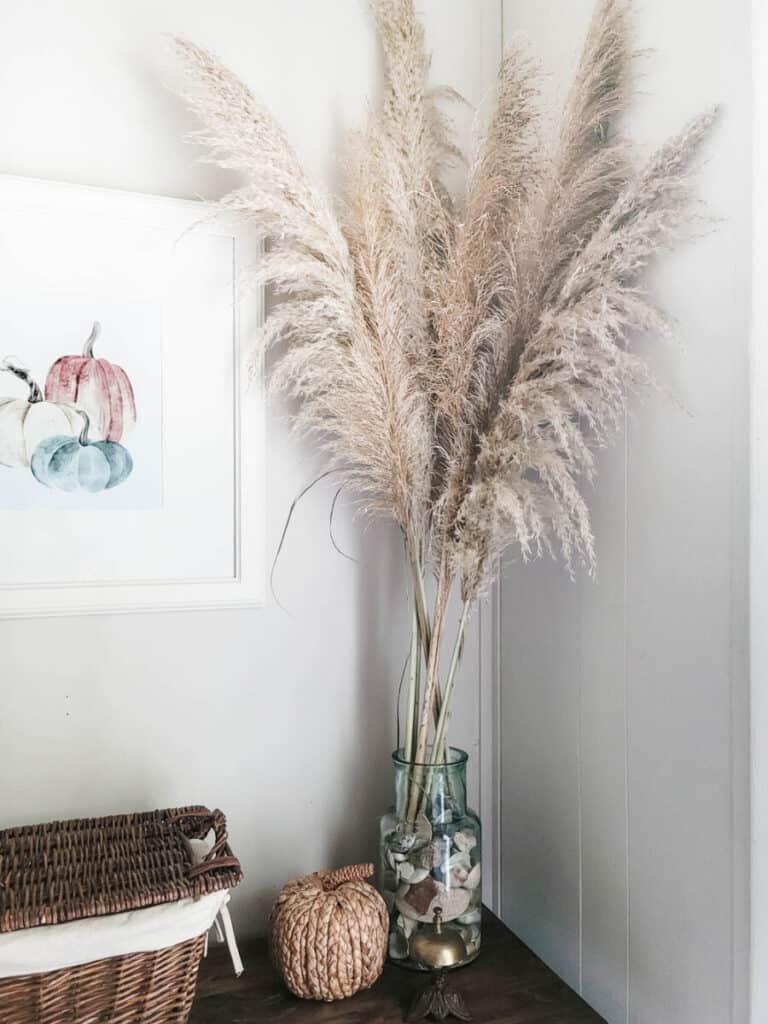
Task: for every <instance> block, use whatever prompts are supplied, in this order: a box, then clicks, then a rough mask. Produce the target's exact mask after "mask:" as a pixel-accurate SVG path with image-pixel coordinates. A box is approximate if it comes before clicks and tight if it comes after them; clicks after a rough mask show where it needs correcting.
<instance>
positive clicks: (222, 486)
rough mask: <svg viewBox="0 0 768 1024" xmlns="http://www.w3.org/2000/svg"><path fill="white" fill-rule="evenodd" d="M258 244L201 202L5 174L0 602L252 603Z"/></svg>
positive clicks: (15, 607) (80, 607) (258, 507)
mask: <svg viewBox="0 0 768 1024" xmlns="http://www.w3.org/2000/svg"><path fill="white" fill-rule="evenodd" d="M258 256H259V247H258V243H257V241H256V240H255V239H253V238H252V237H249V235H248V232H247V231H246V230H245V229H243V228H242V227H240V226H238V225H236V224H233V223H231V222H224V221H223V220H221V219H217V218H216V216H215V214H214V213H213V212H212V209H211V208H210V207H208V206H207V205H205V204H203V203H198V202H193V201H186V200H173V199H163V198H155V197H152V196H142V195H134V194H129V193H121V192H115V191H111V190H105V189H93V188H83V187H79V186H72V185H61V184H55V183H50V182H43V181H35V180H27V179H20V178H8V177H0V617H11V616H34V615H56V614H79V613H89V612H90V613H97V612H119V611H140V610H142V609H164V608H165V609H184V608H216V607H228V606H230V607H236V606H246V605H259V604H262V603H263V601H264V585H265V583H264V581H265V572H264V537H263V533H264V480H263V475H264V412H263V394H262V384H261V375H260V373H258V372H257V373H254V372H252V370H253V363H254V356H253V351H254V339H255V333H256V330H257V329H258V326H259V324H260V322H261V318H262V299H261V292H260V290H253V291H251V290H248V289H243V288H241V286H240V281H241V277H242V270H243V269H244V268H245V267H247V266H249V265H252V264H253V263H254V262H255V261H256V260H257V259H258Z"/></svg>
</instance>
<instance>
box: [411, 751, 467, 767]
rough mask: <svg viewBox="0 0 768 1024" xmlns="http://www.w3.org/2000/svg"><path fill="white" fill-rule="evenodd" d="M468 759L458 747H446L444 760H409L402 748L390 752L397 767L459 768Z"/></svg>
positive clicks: (465, 753)
mask: <svg viewBox="0 0 768 1024" xmlns="http://www.w3.org/2000/svg"><path fill="white" fill-rule="evenodd" d="M468 760H469V754H468V753H467V752H466V750H462V749H461V748H460V747H448V750H447V758H446V760H445V761H409V760H408V758H406V757H405V756H404V754H403V751H402V750H395V751H393V753H392V761H393V762H394V764H395V765H396V766H397V767H398V768H460V767H461V766H462V765H465V764H466V763H467V761H468Z"/></svg>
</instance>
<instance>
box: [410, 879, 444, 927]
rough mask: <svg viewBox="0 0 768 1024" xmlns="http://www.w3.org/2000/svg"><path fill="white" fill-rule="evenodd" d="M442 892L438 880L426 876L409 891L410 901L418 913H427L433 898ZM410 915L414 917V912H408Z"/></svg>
mask: <svg viewBox="0 0 768 1024" xmlns="http://www.w3.org/2000/svg"><path fill="white" fill-rule="evenodd" d="M439 892H440V886H439V885H438V884H437V882H436V881H435V880H434V879H433V878H430V877H427V878H425V879H424V880H423V881H422V882H419V884H418V885H412V886H411V889H410V892H409V893H408V901H407V902H408V903H409V904H410V905H411V906H412V907H413V909H414V910H415V911H416V913H417V914H426V912H427V910H428V909H429V907H430V905H431V904H432V900H433V899H434V898H435V896H436V895H437V894H438V893H439ZM407 916H408V917H412V916H413V915H412V914H408V915H407Z"/></svg>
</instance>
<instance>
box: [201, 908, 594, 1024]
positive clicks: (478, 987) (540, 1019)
mask: <svg viewBox="0 0 768 1024" xmlns="http://www.w3.org/2000/svg"><path fill="white" fill-rule="evenodd" d="M241 953H242V956H243V961H244V962H245V974H243V976H242V977H241V978H235V976H234V974H233V973H232V964H231V961H230V960H229V956H228V954H227V951H226V948H224V947H221V946H212V947H211V950H210V952H209V954H208V959H207V960H205V961H204V962H203V965H202V967H201V969H200V981H199V984H198V991H197V999H196V1000H195V1005H194V1007H193V1009H192V1016H191V1017H190V1024H278V1022H280V1024H287V1022H289V1021H290V1022H291V1024H397V1022H399V1021H402V1019H403V1016H404V1012H405V1011H406V1010H407V1009H408V1007H409V1005H410V1002H411V1000H412V999H413V996H414V995H415V993H416V992H417V991H418V990H419V989H420V988H421V987H423V985H424V983H425V981H424V978H423V976H421V975H417V974H413V973H412V972H411V971H406V970H403V968H401V967H393V966H390V965H387V966H386V967H385V969H384V975H383V977H382V978H381V980H380V981H379V982H378V983H377V984H376V985H375V986H374V987H373V988H372V989H371V990H370V991H368V992H361V993H360V994H359V995H357V996H355V997H354V998H353V999H346V1000H344V1001H343V1002H339V1003H331V1004H327V1005H326V1004H322V1003H309V1002H303V1001H302V1000H300V999H296V998H295V997H294V996H292V995H291V994H290V993H289V992H287V991H286V989H285V988H284V987H283V985H282V983H281V982H280V979H279V978H278V977H277V976H276V975H275V973H274V971H273V969H272V966H271V964H270V962H269V958H268V955H267V946H266V941H265V940H263V939H261V940H255V941H253V942H248V943H244V944H243V946H242V948H241ZM451 980H452V982H453V983H454V984H455V986H456V987H457V988H458V989H459V990H460V992H461V994H462V995H463V996H464V999H465V1001H466V1003H467V1005H468V1008H469V1010H470V1012H471V1013H472V1014H473V1016H474V1020H475V1024H605V1022H604V1021H603V1019H602V1017H598V1015H597V1014H596V1013H595V1012H594V1010H591V1009H590V1008H589V1007H588V1006H587V1004H586V1003H584V1002H583V1001H582V1000H581V999H580V998H579V997H578V996H577V995H576V993H575V992H573V991H572V990H571V989H569V988H568V986H567V985H565V984H564V982H562V981H561V980H560V979H559V978H558V977H557V976H556V975H555V974H553V973H552V971H550V970H549V968H548V967H545V966H544V964H543V963H542V962H541V960H539V958H538V957H536V956H534V954H533V953H532V952H531V951H530V950H529V949H528V947H527V946H524V945H523V943H522V942H521V941H520V940H519V939H518V938H516V937H515V936H514V935H513V934H512V933H511V932H510V931H509V930H508V929H507V928H505V927H504V925H503V924H502V923H501V922H500V921H499V920H498V919H497V918H495V917H494V916H493V915H492V914H491V913H490V912H488V911H486V917H485V920H484V921H483V948H482V952H481V954H480V957H479V958H478V959H477V960H476V961H475V963H473V964H470V965H469V966H468V967H464V968H462V969H461V970H459V971H456V972H455V973H454V974H453V975H452V976H451Z"/></svg>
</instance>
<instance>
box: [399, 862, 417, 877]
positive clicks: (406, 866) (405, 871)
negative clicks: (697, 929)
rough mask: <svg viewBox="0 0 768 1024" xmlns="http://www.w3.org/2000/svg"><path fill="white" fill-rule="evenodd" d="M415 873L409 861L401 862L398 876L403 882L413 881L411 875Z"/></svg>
mask: <svg viewBox="0 0 768 1024" xmlns="http://www.w3.org/2000/svg"><path fill="white" fill-rule="evenodd" d="M415 871H416V868H415V867H414V866H413V864H411V862H410V861H407V860H406V861H403V863H402V864H400V865H399V875H400V878H401V879H402V880H403V881H404V882H411V881H413V875H414V872H415Z"/></svg>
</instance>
